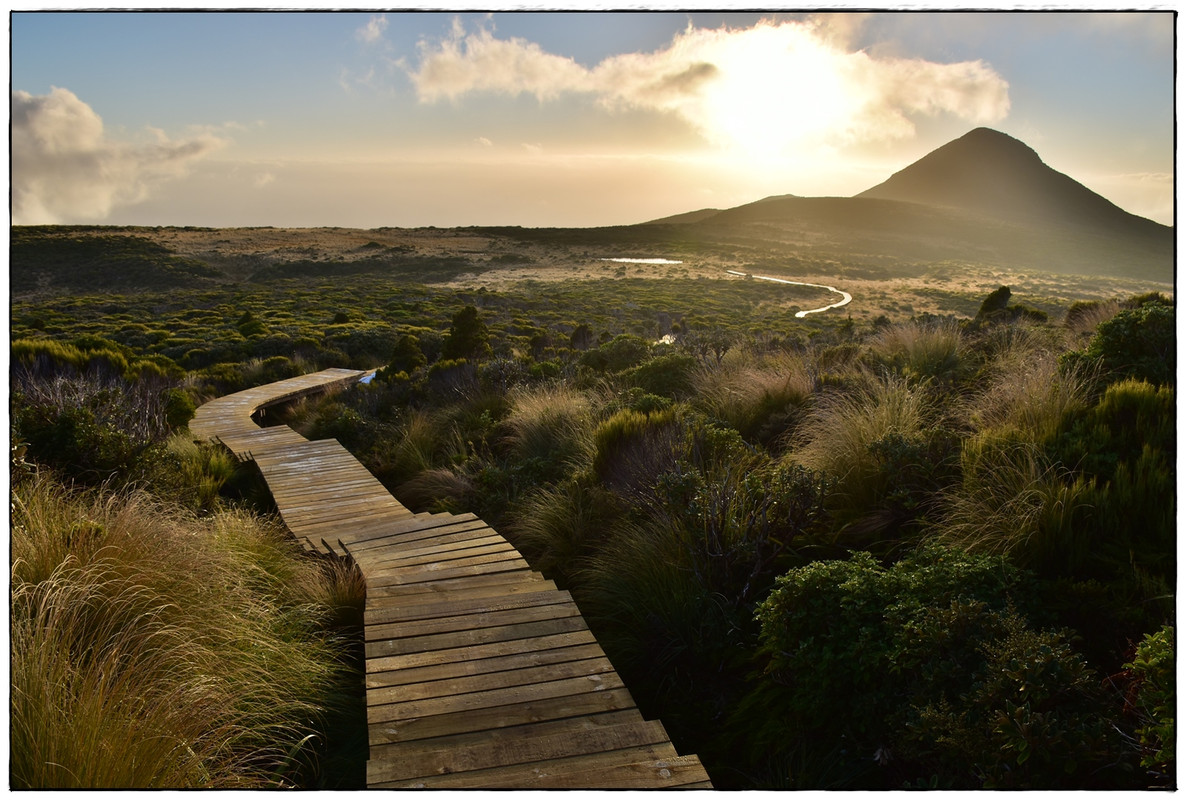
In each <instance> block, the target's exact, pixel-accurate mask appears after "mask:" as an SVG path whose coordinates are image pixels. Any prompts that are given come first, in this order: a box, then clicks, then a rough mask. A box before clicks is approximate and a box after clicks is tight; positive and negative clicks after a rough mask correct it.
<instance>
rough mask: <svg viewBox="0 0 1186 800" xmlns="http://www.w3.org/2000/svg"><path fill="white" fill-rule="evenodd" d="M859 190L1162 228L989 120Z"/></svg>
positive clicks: (1008, 215) (1043, 221) (1050, 218)
mask: <svg viewBox="0 0 1186 800" xmlns="http://www.w3.org/2000/svg"><path fill="white" fill-rule="evenodd" d="M857 197H866V198H877V199H882V200H901V201H906V202H910V203H921V204H925V205H929V206H945V207H948V208H955V209H959V210H961V211H965V212H971V213H974V214H983V215H985V216H989V217H993V218H996V219H1002V220H1016V221H1022V222H1025V223H1027V224H1030V225H1035V224H1037V225H1059V226H1063V225H1073V226H1082V227H1090V228H1093V229H1095V230H1097V231H1098V230H1100V229H1101V228H1102V229H1106V230H1109V231H1113V232H1116V233H1122V234H1139V233H1148V232H1152V231H1155V230H1156V229H1158V228H1160V229H1162V230H1164V229H1165V226H1163V225H1159V224H1158V223H1156V222H1153V221H1152V220H1148V219H1145V218H1144V217H1138V216H1136V215H1134V214H1130V213H1128V212H1127V211H1125V210H1123V209H1122V208H1119V207H1118V206H1116V205H1115V204H1113V203H1112V202H1110V201H1109V200H1107V199H1106V198H1104V197H1101V196H1100V195H1098V194H1096V193H1095V192H1093V191H1091V190H1090V189H1088V188H1087V187H1086V186H1084V185H1083V184H1081V183H1079V182H1078V181H1076V180H1074V179H1073V178H1070V177H1069V176H1067V175H1064V174H1063V173H1061V172H1058V171H1057V170H1054V169H1052V168H1051V167H1049V166H1047V165H1046V164H1045V163H1044V162H1043V161H1042V159H1041V158H1040V157H1039V156H1038V154H1037V153H1036V152H1035V151H1034V150H1033V149H1032V148H1030V147H1029V146H1028V145H1026V144H1025V143H1024V142H1021V141H1019V140H1017V139H1014V138H1013V137H1012V136H1009V135H1007V134H1004V133H1001V132H1000V131H995V130H992V129H990V128H977V129H975V130H973V131H971V132H969V133H967V134H965V135H963V136H961V137H960V138H958V139H956V140H954V141H952V142H948V143H947V144H945V145H943V146H942V147H940V148H939V149H937V150H935V151H933V152H931V153H930V154H928V155H926V156H924V157H923V158H921V159H919V160H918V161H916V162H914V163H913V164H911V165H910V166H908V167H906V168H905V169H903V170H901V171H900V172H897V173H894V175H892V176H891V177H890V178H889V180H887V181H885V182H884V183H881V184H878V185H877V186H874V187H873V188H872V189H869V190H867V191H864V192H861V193H860V194H859V195H857Z"/></svg>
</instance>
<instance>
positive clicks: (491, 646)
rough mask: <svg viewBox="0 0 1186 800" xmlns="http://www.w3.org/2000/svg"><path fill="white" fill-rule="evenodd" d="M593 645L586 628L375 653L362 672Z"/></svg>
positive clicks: (591, 636)
mask: <svg viewBox="0 0 1186 800" xmlns="http://www.w3.org/2000/svg"><path fill="white" fill-rule="evenodd" d="M596 643H597V640H596V639H594V638H593V634H592V633H590V632H589V630H588V629H587V628H583V629H581V630H576V631H561V632H559V633H545V634H540V635H537V636H524V637H521V638H517V639H503V640H500V641H488V642H481V643H479V644H474V645H469V646H467V647H459V648H454V649H450V650H448V651H439V650H428V651H420V652H412V653H387V654H377V655H372V656H367V661H366V671H367V672H368V673H372V672H387V671H392V670H400V669H411V668H414V667H427V666H433V665H437V664H456V663H459V662H464V661H477V660H480V659H485V658H498V657H501V656H509V655H515V654H518V653H526V652H531V651H533V650H549V649H552V648H564V647H570V646H573V645H581V644H596Z"/></svg>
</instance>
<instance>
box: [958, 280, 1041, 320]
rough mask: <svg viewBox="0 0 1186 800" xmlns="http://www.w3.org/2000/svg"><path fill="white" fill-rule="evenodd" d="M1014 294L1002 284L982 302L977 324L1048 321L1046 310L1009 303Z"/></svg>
mask: <svg viewBox="0 0 1186 800" xmlns="http://www.w3.org/2000/svg"><path fill="white" fill-rule="evenodd" d="M1011 296H1012V292H1010V290H1009V287H1008V286H1002V287H1001V288H999V289H997V290H996V291H994V292H992V293H991V294H989V296H988V297H986V298H984V302H982V303H981V304H980V310H979V311H978V312H976V319H975V322H976V323H977V324H987V323H999V322H1016V321H1018V320H1025V321H1027V322H1038V323H1044V322H1046V312H1045V311H1042V310H1041V309H1038V308H1031V307H1030V306H1027V305H1023V304H1021V303H1016V304H1014V305H1012V306H1010V305H1009V298H1010V297H1011Z"/></svg>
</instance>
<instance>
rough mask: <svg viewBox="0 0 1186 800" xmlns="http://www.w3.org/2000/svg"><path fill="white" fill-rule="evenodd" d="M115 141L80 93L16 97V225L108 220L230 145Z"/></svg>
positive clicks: (160, 137)
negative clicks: (120, 207) (114, 212)
mask: <svg viewBox="0 0 1186 800" xmlns="http://www.w3.org/2000/svg"><path fill="white" fill-rule="evenodd" d="M148 131H149V133H150V134H151V135H152V138H153V141H151V142H149V143H145V144H128V143H120V142H115V141H112V140H110V139H107V138H106V137H105V136H104V134H103V121H102V119H100V117H99V115H98V114H96V113H95V112H94V110H93V109H92V108H91V107H90V106H88V105H87V104H86V103H84V102H82V101H81V100H79V99H78V98H77V97H76V96H75V95H74V94H73V93H72V92H70V91H68V90H66V89H60V88H57V87H54V88H53V89H52V90H51V91H50V93H49V94H48V95H36V96H35V95H31V94H29V93H28V92H22V91H14V92H12V176H11V179H12V215H13V222H14V223H16V224H36V223H43V224H48V223H59V222H73V221H82V220H100V219H103V218H105V217H106V216H108V214H110V213H111V211H112V209H113V208H114V207H116V206H118V205H125V204H131V203H137V202H140V201H142V200H144V199H145V198H147V197H148V196H149V193H150V192H151V190H152V188H153V186H154V185H157V184H159V183H161V182H163V181H168V180H170V179H174V178H178V177H181V176H183V175H184V174H185V173H186V171H187V170H188V168H189V166H190V164H191V163H193V162H194V161H195V160H197V159H200V158H202V157H203V156H205V155H206V154H207V153H209V152H211V151H212V150H215V149H216V148H218V147H219V146H221V145H223V144H225V140H223V139H220V138H218V137H217V136H214V135H213V134H210V133H201V134H197V135H195V136H193V137H192V138H189V139H183V140H177V141H174V140H171V139H169V138H168V137H167V136H166V135H165V133H164V132H163V131H160V130H155V129H152V128H149V129H148Z"/></svg>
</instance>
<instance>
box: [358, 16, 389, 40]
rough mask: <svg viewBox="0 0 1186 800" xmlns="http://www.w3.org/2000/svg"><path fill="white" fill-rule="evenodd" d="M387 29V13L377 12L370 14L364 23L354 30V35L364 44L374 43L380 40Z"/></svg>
mask: <svg viewBox="0 0 1186 800" xmlns="http://www.w3.org/2000/svg"><path fill="white" fill-rule="evenodd" d="M386 30H387V15H386V14H377V15H375V16H372V17H371V18H370V19H369V20H368V21H367V24H366V25H363V26H362V27H361V28H359V29H358V30H356V31H355V32H354V36H355V37H356V38H357V39H358V40H359V41H360V42H365V43H366V44H374V43H375V42H378V41H380V40H382V38H383V32H384V31H386Z"/></svg>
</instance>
